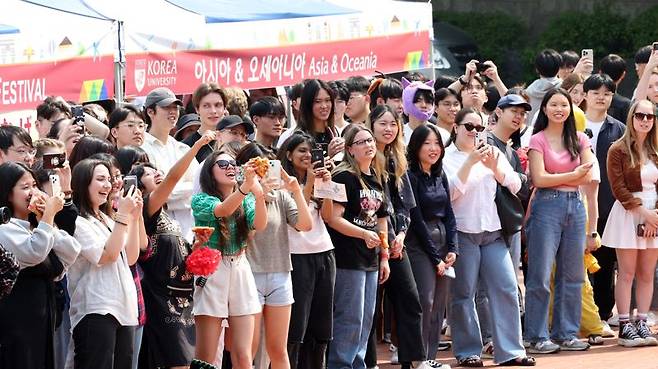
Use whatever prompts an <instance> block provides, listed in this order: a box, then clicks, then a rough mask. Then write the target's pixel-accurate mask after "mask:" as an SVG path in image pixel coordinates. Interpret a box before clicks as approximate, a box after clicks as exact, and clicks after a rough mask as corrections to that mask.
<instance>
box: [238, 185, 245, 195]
mask: <svg viewBox="0 0 658 369" xmlns="http://www.w3.org/2000/svg"><path fill="white" fill-rule="evenodd" d="M238 191H240V193H241V194H242V195H243V196H247V194H246V193H244V192H242V189H241V188H240V186H238Z"/></svg>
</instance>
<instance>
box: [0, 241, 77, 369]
mask: <svg viewBox="0 0 658 369" xmlns="http://www.w3.org/2000/svg"><path fill="white" fill-rule="evenodd" d="M63 271H64V266H63V265H62V263H61V261H60V260H59V258H57V256H56V255H55V252H54V251H51V252H50V253H49V254H48V257H47V258H46V260H44V261H43V262H42V263H41V264H39V265H35V266H33V267H28V268H25V269H23V270H21V271H20V273H18V278H17V279H16V284H14V288H13V289H12V290H11V293H10V294H9V295H8V296H7V297H5V298H4V299H2V300H0V369H10V368H11V369H13V368H21V369H44V368H45V369H52V368H54V360H55V356H54V343H53V335H54V333H55V322H56V320H57V317H56V311H57V309H56V306H55V282H53V279H54V278H56V277H57V276H59V275H61V274H62V272H63Z"/></svg>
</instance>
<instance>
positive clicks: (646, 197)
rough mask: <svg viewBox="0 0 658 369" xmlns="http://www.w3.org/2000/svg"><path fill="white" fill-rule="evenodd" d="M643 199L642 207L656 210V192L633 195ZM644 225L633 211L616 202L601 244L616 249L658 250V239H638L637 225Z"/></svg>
mask: <svg viewBox="0 0 658 369" xmlns="http://www.w3.org/2000/svg"><path fill="white" fill-rule="evenodd" d="M633 195H634V196H636V197H639V198H640V199H642V206H644V207H645V208H647V209H654V208H655V205H656V197H657V196H656V191H655V190H653V191H646V192H638V193H634V194H633ZM641 223H644V220H643V219H642V217H641V216H640V215H639V214H638V213H636V212H633V211H628V210H626V209H624V206H622V204H621V203H620V202H619V201H615V203H614V204H613V205H612V209H611V210H610V215H609V216H608V221H607V222H606V224H605V230H604V231H603V237H602V238H601V244H602V245H604V246H607V247H611V248H615V249H638V250H645V249H655V248H658V240H657V238H658V237H638V236H637V225H638V224H641Z"/></svg>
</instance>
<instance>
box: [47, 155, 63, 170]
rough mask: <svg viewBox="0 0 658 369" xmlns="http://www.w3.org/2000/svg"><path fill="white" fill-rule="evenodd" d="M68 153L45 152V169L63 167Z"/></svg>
mask: <svg viewBox="0 0 658 369" xmlns="http://www.w3.org/2000/svg"><path fill="white" fill-rule="evenodd" d="M64 162H66V154H65V153H61V154H43V169H55V168H63V167H64Z"/></svg>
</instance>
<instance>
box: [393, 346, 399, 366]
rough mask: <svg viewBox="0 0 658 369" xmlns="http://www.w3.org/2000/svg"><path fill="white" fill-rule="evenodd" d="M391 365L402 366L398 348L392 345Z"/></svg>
mask: <svg viewBox="0 0 658 369" xmlns="http://www.w3.org/2000/svg"><path fill="white" fill-rule="evenodd" d="M391 364H393V365H398V364H400V360H399V359H398V348H397V347H395V346H393V345H391Z"/></svg>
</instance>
